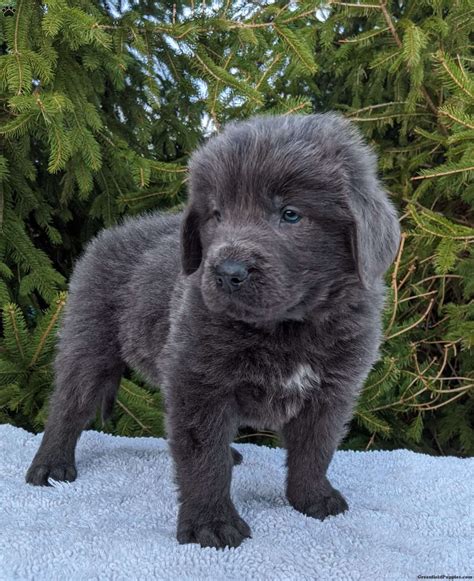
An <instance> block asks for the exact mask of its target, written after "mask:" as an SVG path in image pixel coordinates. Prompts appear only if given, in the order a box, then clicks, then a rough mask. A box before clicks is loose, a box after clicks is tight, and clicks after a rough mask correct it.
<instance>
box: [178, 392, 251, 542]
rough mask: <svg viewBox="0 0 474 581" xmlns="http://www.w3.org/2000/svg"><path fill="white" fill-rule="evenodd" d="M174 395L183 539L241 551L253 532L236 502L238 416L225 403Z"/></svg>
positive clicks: (180, 526)
mask: <svg viewBox="0 0 474 581" xmlns="http://www.w3.org/2000/svg"><path fill="white" fill-rule="evenodd" d="M183 391H184V390H183ZM186 391H188V393H189V392H191V391H192V390H186ZM206 391H208V390H203V391H202V392H201V391H200V393H206ZM170 392H171V393H172V394H173V395H174V397H172V400H173V401H171V402H170V405H169V406H168V431H169V444H170V448H171V452H172V454H173V459H174V463H175V468H176V480H177V484H178V488H179V502H180V507H179V515H178V530H177V539H178V541H179V542H180V543H181V544H184V543H199V544H200V545H201V546H202V547H216V548H223V547H225V546H229V547H238V546H239V545H240V544H241V543H242V541H243V540H244V539H245V538H246V537H250V528H249V527H248V525H247V523H246V522H245V521H244V520H242V518H240V516H239V514H238V512H237V510H236V508H235V506H234V504H233V502H232V500H231V498H230V484H231V476H232V466H233V464H234V459H233V454H232V452H231V448H230V442H231V441H232V438H233V436H234V435H235V432H236V426H235V425H234V424H233V422H232V419H231V417H232V414H231V413H230V412H229V410H228V409H226V406H225V404H222V405H219V404H218V403H217V402H210V401H209V402H204V401H201V400H200V399H198V398H199V396H198V398H194V400H193V401H190V398H189V395H188V394H185V395H184V396H181V397H179V396H178V397H176V390H170ZM195 393H196V392H195ZM188 398H189V399H188Z"/></svg>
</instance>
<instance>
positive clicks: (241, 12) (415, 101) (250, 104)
mask: <svg viewBox="0 0 474 581" xmlns="http://www.w3.org/2000/svg"><path fill="white" fill-rule="evenodd" d="M470 11H472V6H471V5H470V2H469V1H468V0H456V1H455V2H452V1H450V0H424V1H423V2H419V1H418V0H407V1H406V2H403V3H401V2H396V1H395V0H384V1H381V2H375V1H373V2H368V1H366V2H365V3H364V2H356V1H353V2H344V1H339V0H333V1H332V2H323V1H317V0H311V1H299V2H290V3H288V2H286V1H280V0H277V1H271V0H269V1H263V2H258V3H256V2H228V1H216V2H212V3H205V2H197V1H190V2H180V3H165V2H148V1H147V2H138V0H133V1H131V2H128V3H123V2H120V1H119V0H112V1H106V0H48V1H44V2H30V1H28V0H17V10H16V13H15V15H14V16H10V17H0V37H1V46H2V48H1V49H0V53H1V54H0V98H1V99H2V102H3V106H2V108H1V110H0V227H1V236H0V300H1V301H2V304H3V305H5V306H4V309H3V340H2V344H1V346H0V421H5V422H13V423H15V424H17V425H20V426H23V427H25V428H27V429H35V430H40V429H42V427H43V425H44V421H45V411H46V401H47V397H48V395H49V393H50V392H51V388H52V381H53V376H52V370H51V359H52V356H53V348H54V342H55V333H56V329H57V325H58V321H59V319H60V316H61V312H62V309H63V307H64V301H65V295H64V294H63V291H64V289H65V284H66V281H67V280H68V277H69V275H70V273H71V269H72V266H73V263H74V261H75V259H76V258H77V256H78V255H79V254H80V252H81V250H82V248H83V246H84V244H85V242H86V241H87V240H89V239H90V238H91V236H92V235H93V234H95V232H97V230H98V229H99V228H101V227H103V226H108V225H111V224H114V223H116V222H117V221H118V220H119V219H120V218H121V216H123V215H124V214H131V213H136V212H141V211H146V210H150V209H156V208H159V209H163V208H173V207H179V206H180V205H181V204H182V203H183V201H184V198H185V186H186V179H187V176H186V162H187V159H188V157H189V155H190V153H191V152H192V151H193V149H194V148H195V147H196V146H197V145H198V144H199V142H200V140H201V139H202V137H203V136H205V135H207V134H209V133H210V132H212V131H214V130H216V129H217V130H218V129H219V128H220V127H221V125H222V124H224V123H226V122H227V121H229V120H232V119H234V118H242V117H246V116H248V115H250V114H253V113H255V112H260V113H276V112H278V113H293V112H310V111H312V110H313V111H322V110H323V111H324V110H329V109H336V110H340V111H342V112H343V113H344V114H345V115H346V116H347V117H348V118H350V119H352V120H353V122H354V123H356V124H358V125H359V126H360V128H361V129H362V131H363V132H364V133H365V135H366V136H367V139H368V140H369V141H370V142H371V143H372V144H373V145H374V147H375V148H376V149H377V152H378V154H379V157H380V170H381V174H382V175H383V177H384V181H385V184H386V187H387V189H388V190H389V191H390V192H391V194H392V196H393V199H394V201H395V202H396V203H397V205H398V206H399V208H400V209H401V214H402V226H403V229H404V238H403V241H402V245H401V248H400V252H399V256H398V257H397V261H396V263H395V265H394V267H393V268H392V271H391V273H390V274H389V276H388V279H387V280H388V282H389V283H390V292H389V297H388V300H387V305H386V311H385V315H384V325H385V336H386V338H387V340H386V342H385V343H384V345H383V347H382V349H381V359H380V361H379V362H378V363H377V364H376V365H375V367H374V369H373V372H372V373H371V375H370V377H369V379H368V381H367V383H366V385H365V388H364V390H363V392H362V395H361V398H360V401H359V405H358V408H357V412H356V415H355V417H354V420H353V422H352V426H351V431H350V433H349V436H348V438H347V440H346V442H345V444H344V445H345V446H346V447H355V448H361V449H366V448H394V447H401V446H403V447H408V448H412V449H415V450H419V451H424V452H429V453H439V454H458V455H472V454H473V453H474V434H473V428H472V417H474V414H473V389H472V388H473V386H474V357H473V356H472V349H473V343H474V306H473V296H474V256H473V242H474V229H473V205H474V184H473V181H472V176H473V169H474V162H473V160H474V152H473V149H474V140H473V137H474V111H473V99H474V77H473V74H472V55H470V54H469V47H470V37H469V35H470V33H471V29H470V22H472V18H470V14H471V12H470ZM95 427H96V428H100V429H104V430H106V431H109V432H111V433H117V434H125V435H142V434H144V435H151V434H154V435H162V434H163V406H162V401H161V396H160V394H159V393H157V392H150V391H149V389H148V388H147V387H146V386H145V384H144V383H143V381H141V380H140V378H139V377H137V376H136V375H134V374H132V375H127V376H126V377H125V378H124V379H123V382H122V387H121V390H120V392H119V398H118V402H117V405H116V406H115V409H114V411H113V415H112V418H111V419H110V420H109V421H107V423H106V424H105V425H102V422H101V420H100V418H98V419H97V421H96V424H95ZM254 437H255V436H254V434H253V433H252V432H251V431H243V432H242V434H241V435H240V439H241V440H242V441H248V440H249V439H250V440H251V439H252V438H254ZM258 438H259V439H258V441H259V442H263V443H275V442H276V441H277V439H276V435H275V434H272V433H268V432H265V433H260V434H259V436H258Z"/></svg>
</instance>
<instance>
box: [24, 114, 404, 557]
mask: <svg viewBox="0 0 474 581" xmlns="http://www.w3.org/2000/svg"><path fill="white" fill-rule="evenodd" d="M189 193H190V195H189V203H188V206H187V209H186V211H185V213H184V215H182V214H178V215H164V214H154V215H150V216H146V217H141V218H135V219H131V220H129V221H127V222H126V223H124V224H122V225H120V226H117V227H115V228H111V229H109V230H105V231H103V232H102V233H101V234H100V235H99V236H98V237H97V238H96V239H95V240H93V241H92V242H91V243H90V245H89V246H88V248H87V250H86V252H85V254H84V256H83V257H82V258H81V260H80V261H79V262H78V264H77V266H76V268H75V271H74V274H73V276H72V279H71V283H70V295H69V299H68V304H67V308H66V314H65V317H64V320H63V323H62V328H61V332H60V340H59V347H58V353H57V357H56V362H55V371H56V387H55V390H54V393H53V396H52V399H51V404H50V414H49V420H48V424H47V426H46V430H45V434H44V437H43V441H42V443H41V446H40V449H39V451H38V453H37V454H36V457H35V459H34V460H33V463H32V465H31V467H30V469H29V470H28V473H27V477H26V479H27V481H28V482H30V483H31V484H43V485H44V484H47V483H48V477H51V478H54V479H56V480H74V478H75V476H76V469H75V461H74V450H75V446H76V442H77V440H78V438H79V436H80V433H81V431H82V430H83V429H84V428H85V426H86V425H87V423H88V421H89V420H90V419H91V418H92V417H93V415H94V413H95V410H96V409H97V408H98V407H101V409H102V412H103V415H104V416H106V415H107V414H109V413H110V411H111V409H112V406H113V403H114V401H115V397H116V393H117V390H118V387H119V382H120V377H121V375H122V373H123V370H124V368H125V365H128V366H130V367H132V368H135V369H137V370H139V371H140V372H141V373H142V374H143V375H144V376H145V377H146V378H147V379H148V381H149V382H150V383H151V384H153V385H156V386H158V385H160V386H161V387H162V389H163V392H164V394H165V401H166V411H167V432H168V437H169V445H170V449H171V452H172V455H173V459H174V464H175V469H176V482H177V485H178V490H179V504H180V507H179V517H178V532H177V538H178V540H179V542H180V543H193V542H197V543H200V544H201V545H202V546H215V547H223V546H238V545H239V544H240V543H241V542H242V540H243V539H244V538H246V537H249V536H250V529H249V527H248V525H247V524H246V523H245V522H244V521H243V520H242V519H241V517H240V516H239V515H238V513H237V511H236V509H235V507H234V505H233V503H232V500H231V498H230V482H231V473H232V466H233V464H237V463H239V462H240V460H241V457H240V455H239V454H238V453H237V452H236V451H235V450H233V449H232V448H231V447H230V443H231V442H232V440H233V438H234V437H235V434H236V432H237V430H238V428H239V427H240V426H243V425H248V426H253V427H255V428H262V427H266V428H272V429H274V430H279V431H280V432H281V434H282V437H283V441H284V443H285V446H286V448H287V468H288V477H287V487H286V488H287V490H286V493H287V497H288V500H289V502H290V503H291V504H292V506H293V507H294V508H295V509H296V510H299V511H301V512H302V513H304V514H306V515H309V516H312V517H315V518H319V519H324V518H325V517H327V516H328V515H336V514H338V513H340V512H342V511H344V510H346V509H347V503H346V501H345V499H344V498H343V496H342V495H341V494H340V493H339V492H338V491H337V490H335V489H334V488H333V487H332V486H331V484H330V482H329V481H328V479H327V477H326V471H327V468H328V465H329V463H330V461H331V458H332V456H333V453H334V451H335V449H336V448H337V446H338V444H339V443H340V441H341V439H342V438H343V436H344V434H345V432H346V430H347V423H348V422H349V420H350V418H351V415H352V410H353V406H354V403H355V400H356V397H357V395H358V393H359V391H360V389H361V386H362V384H363V382H364V380H365V378H366V377H367V374H368V373H369V371H370V369H371V367H372V365H373V363H374V362H375V360H376V359H377V356H378V348H379V344H380V341H381V309H382V307H383V301H384V292H385V287H384V282H383V274H384V272H385V271H386V270H387V268H388V267H389V265H390V263H391V262H392V260H393V258H394V256H395V254H396V251H397V247H398V243H399V236H400V232H399V224H398V220H397V215H396V212H395V210H394V208H393V206H392V205H391V203H390V202H389V201H388V199H387V196H386V194H385V192H384V191H383V189H382V187H381V185H380V183H379V181H378V179H377V176H376V160H375V156H374V154H373V153H372V152H371V150H370V149H369V148H368V147H367V146H366V145H364V144H363V142H362V140H361V138H360V136H359V134H358V133H357V131H356V130H355V129H354V128H353V127H352V126H351V125H350V124H349V122H348V121H346V120H344V119H343V118H342V117H340V116H337V115H335V114H324V115H310V116H299V115H295V116H287V117H257V118H254V119H250V120H248V121H245V122H240V123H235V124H231V125H228V126H227V127H226V129H225V130H224V131H223V132H222V133H221V134H220V135H218V136H216V137H213V138H212V139H210V140H209V141H208V142H207V143H206V144H205V145H204V146H202V147H201V148H200V149H199V150H198V151H197V152H196V153H195V154H194V155H193V157H192V160H191V162H190V192H189ZM286 206H290V207H291V208H292V209H293V210H295V209H296V210H298V212H299V213H301V215H302V216H303V218H302V219H301V221H300V222H298V223H295V224H288V223H286V222H282V221H281V211H282V208H284V207H286ZM215 210H218V211H219V213H220V218H219V216H218V215H215ZM180 238H181V240H180ZM180 247H181V252H180ZM224 260H233V261H238V262H239V263H240V264H244V265H245V267H246V268H248V269H249V276H248V278H247V279H246V280H245V282H244V283H243V284H242V286H241V287H240V288H239V289H238V290H237V291H236V292H232V293H231V294H230V293H228V292H225V291H224V290H223V288H222V287H220V286H219V284H218V282H217V278H216V271H215V269H216V266H217V265H218V264H222V261H224Z"/></svg>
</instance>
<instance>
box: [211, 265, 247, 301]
mask: <svg viewBox="0 0 474 581" xmlns="http://www.w3.org/2000/svg"><path fill="white" fill-rule="evenodd" d="M248 275H249V271H248V269H247V267H246V266H245V264H243V263H242V262H237V261H236V260H224V261H223V262H221V263H220V264H218V265H217V266H216V282H217V284H218V286H220V287H222V289H223V290H225V291H227V292H228V293H233V292H234V291H236V290H239V288H240V287H241V286H242V285H243V284H244V282H245V281H246V280H247V277H248Z"/></svg>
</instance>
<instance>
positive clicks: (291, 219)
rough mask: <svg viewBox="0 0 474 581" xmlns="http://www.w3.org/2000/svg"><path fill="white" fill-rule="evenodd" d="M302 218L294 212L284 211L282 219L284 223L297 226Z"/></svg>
mask: <svg viewBox="0 0 474 581" xmlns="http://www.w3.org/2000/svg"><path fill="white" fill-rule="evenodd" d="M301 218H302V216H300V215H299V214H297V213H296V212H295V211H293V210H284V211H283V213H282V215H281V219H282V220H283V222H287V223H288V224H296V223H297V222H299V221H300V220H301Z"/></svg>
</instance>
